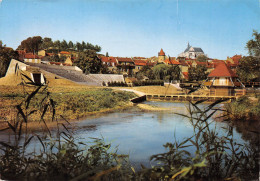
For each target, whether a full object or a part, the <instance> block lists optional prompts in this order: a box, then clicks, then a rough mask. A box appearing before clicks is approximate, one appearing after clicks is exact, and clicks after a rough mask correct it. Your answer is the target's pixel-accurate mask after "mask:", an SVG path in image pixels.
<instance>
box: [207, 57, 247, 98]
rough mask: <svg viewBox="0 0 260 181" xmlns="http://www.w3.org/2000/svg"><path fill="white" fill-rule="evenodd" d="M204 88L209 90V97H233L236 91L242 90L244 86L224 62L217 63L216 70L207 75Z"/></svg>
mask: <svg viewBox="0 0 260 181" xmlns="http://www.w3.org/2000/svg"><path fill="white" fill-rule="evenodd" d="M204 86H206V87H208V88H209V89H210V95H218V96H219V95H220V96H234V95H236V92H237V91H236V89H243V88H244V85H243V84H242V83H241V82H240V80H239V79H238V76H237V75H236V73H235V72H233V71H232V70H231V69H230V67H228V66H227V64H226V63H225V62H219V63H218V65H217V66H216V68H215V69H214V70H213V71H212V72H211V73H210V74H209V75H208V81H206V82H204Z"/></svg>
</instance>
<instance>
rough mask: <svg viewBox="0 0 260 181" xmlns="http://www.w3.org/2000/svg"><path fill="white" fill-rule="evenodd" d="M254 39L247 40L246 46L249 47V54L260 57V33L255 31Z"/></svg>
mask: <svg viewBox="0 0 260 181" xmlns="http://www.w3.org/2000/svg"><path fill="white" fill-rule="evenodd" d="M253 37H254V39H251V40H249V41H248V42H247V44H246V48H247V49H248V52H249V55H251V56H255V57H258V58H259V56H260V33H258V32H257V31H255V30H254V31H253Z"/></svg>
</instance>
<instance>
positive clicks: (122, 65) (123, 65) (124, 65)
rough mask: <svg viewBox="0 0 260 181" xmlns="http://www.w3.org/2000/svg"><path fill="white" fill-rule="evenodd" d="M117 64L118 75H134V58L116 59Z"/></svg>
mask: <svg viewBox="0 0 260 181" xmlns="http://www.w3.org/2000/svg"><path fill="white" fill-rule="evenodd" d="M116 63H117V70H118V73H120V74H121V73H122V74H126V75H129V76H131V75H133V73H134V71H133V70H134V69H135V63H134V61H133V60H132V58H127V57H126V58H125V57H116Z"/></svg>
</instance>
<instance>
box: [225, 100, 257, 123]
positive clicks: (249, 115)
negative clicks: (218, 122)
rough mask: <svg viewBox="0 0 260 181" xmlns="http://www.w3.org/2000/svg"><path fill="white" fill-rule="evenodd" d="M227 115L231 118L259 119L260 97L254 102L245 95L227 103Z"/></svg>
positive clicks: (243, 119)
mask: <svg viewBox="0 0 260 181" xmlns="http://www.w3.org/2000/svg"><path fill="white" fill-rule="evenodd" d="M225 109H226V112H227V114H226V115H227V117H228V118H230V119H231V120H233V121H234V120H242V121H247V120H258V119H259V117H260V99H258V101H257V102H252V101H250V100H249V98H248V97H246V96H243V97H241V98H239V99H238V100H236V101H233V102H231V103H229V104H226V105H225Z"/></svg>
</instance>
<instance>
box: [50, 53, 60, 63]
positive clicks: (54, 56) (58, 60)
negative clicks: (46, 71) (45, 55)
mask: <svg viewBox="0 0 260 181" xmlns="http://www.w3.org/2000/svg"><path fill="white" fill-rule="evenodd" d="M49 60H50V61H51V62H60V57H59V55H58V54H57V53H55V54H54V55H53V56H51V57H50V58H49Z"/></svg>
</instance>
